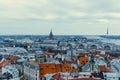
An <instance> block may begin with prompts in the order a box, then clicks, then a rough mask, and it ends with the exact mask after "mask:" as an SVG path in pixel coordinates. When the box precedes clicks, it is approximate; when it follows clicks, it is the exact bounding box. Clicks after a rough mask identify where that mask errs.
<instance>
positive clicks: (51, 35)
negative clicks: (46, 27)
mask: <svg viewBox="0 0 120 80" xmlns="http://www.w3.org/2000/svg"><path fill="white" fill-rule="evenodd" d="M49 39H50V40H53V39H54V36H53V33H52V30H51V31H50V34H49Z"/></svg>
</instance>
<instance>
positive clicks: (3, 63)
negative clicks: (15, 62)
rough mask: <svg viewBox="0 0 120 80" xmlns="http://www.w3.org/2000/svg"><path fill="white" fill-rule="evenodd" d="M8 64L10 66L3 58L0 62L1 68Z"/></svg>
mask: <svg viewBox="0 0 120 80" xmlns="http://www.w3.org/2000/svg"><path fill="white" fill-rule="evenodd" d="M7 64H8V61H7V60H5V59H4V58H3V59H2V60H1V62H0V67H2V66H5V65H7Z"/></svg>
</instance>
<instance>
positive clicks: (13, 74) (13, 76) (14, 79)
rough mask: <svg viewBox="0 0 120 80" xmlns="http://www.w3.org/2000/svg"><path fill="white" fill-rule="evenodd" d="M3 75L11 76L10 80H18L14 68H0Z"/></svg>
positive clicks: (17, 74)
mask: <svg viewBox="0 0 120 80" xmlns="http://www.w3.org/2000/svg"><path fill="white" fill-rule="evenodd" d="M4 73H10V74H11V75H12V79H10V80H20V78H19V71H18V69H17V68H16V67H14V66H11V65H7V66H4V67H2V74H4Z"/></svg>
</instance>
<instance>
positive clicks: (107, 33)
mask: <svg viewBox="0 0 120 80" xmlns="http://www.w3.org/2000/svg"><path fill="white" fill-rule="evenodd" d="M106 35H107V36H108V35H109V29H108V27H107V32H106Z"/></svg>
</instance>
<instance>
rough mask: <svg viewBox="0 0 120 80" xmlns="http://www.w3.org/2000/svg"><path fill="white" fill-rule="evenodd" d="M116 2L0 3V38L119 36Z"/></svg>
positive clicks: (21, 0)
mask: <svg viewBox="0 0 120 80" xmlns="http://www.w3.org/2000/svg"><path fill="white" fill-rule="evenodd" d="M119 3H120V1H119V0H109V1H107V0H106V1H105V0H97V1H96V0H74V1H73V0H65V1H64V0H60V1H59V0H51V1H50V0H34V1H33V0H0V35H16V34H17V35H21V34H22V35H26V34H27V35H48V34H49V32H50V30H51V29H52V31H53V34H55V35H105V34H106V32H107V27H108V28H109V34H110V35H119V34H120V32H119V29H120V27H119V25H120V23H119V22H120V5H119Z"/></svg>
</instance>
